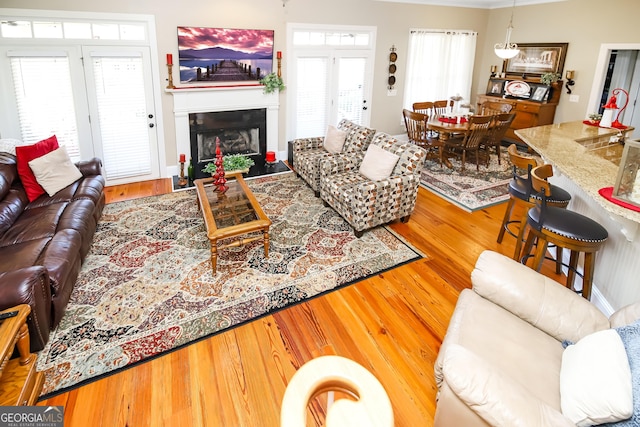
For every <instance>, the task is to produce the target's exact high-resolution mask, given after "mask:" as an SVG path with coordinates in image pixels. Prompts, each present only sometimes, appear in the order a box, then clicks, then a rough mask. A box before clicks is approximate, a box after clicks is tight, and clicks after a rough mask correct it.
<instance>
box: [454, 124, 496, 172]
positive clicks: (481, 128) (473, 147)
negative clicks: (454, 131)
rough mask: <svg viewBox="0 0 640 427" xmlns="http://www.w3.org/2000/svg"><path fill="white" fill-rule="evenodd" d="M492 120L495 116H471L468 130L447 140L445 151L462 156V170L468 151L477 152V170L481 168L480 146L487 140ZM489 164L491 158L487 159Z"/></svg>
mask: <svg viewBox="0 0 640 427" xmlns="http://www.w3.org/2000/svg"><path fill="white" fill-rule="evenodd" d="M492 122H493V116H479V115H474V116H471V117H469V126H468V128H467V131H466V132H464V135H463V136H462V137H460V138H450V139H447V140H446V141H445V143H444V151H446V153H451V154H453V155H456V156H459V157H461V160H462V169H461V170H462V171H464V169H465V163H466V160H467V153H468V152H470V153H473V154H475V157H476V170H480V147H481V146H482V144H483V142H485V141H486V138H487V135H488V133H489V129H490V126H491V123H492ZM446 153H445V154H446ZM487 166H489V159H487Z"/></svg>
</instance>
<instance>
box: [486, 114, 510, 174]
mask: <svg viewBox="0 0 640 427" xmlns="http://www.w3.org/2000/svg"><path fill="white" fill-rule="evenodd" d="M515 118H516V113H502V114H497V115H494V116H493V123H492V124H491V127H490V128H489V134H488V135H487V139H486V141H485V143H484V145H485V148H486V151H487V156H489V155H490V154H491V148H495V149H496V155H497V156H498V164H500V147H501V146H502V137H504V134H505V133H506V132H507V129H509V127H510V126H511V123H512V122H513V119H515ZM487 158H488V157H487Z"/></svg>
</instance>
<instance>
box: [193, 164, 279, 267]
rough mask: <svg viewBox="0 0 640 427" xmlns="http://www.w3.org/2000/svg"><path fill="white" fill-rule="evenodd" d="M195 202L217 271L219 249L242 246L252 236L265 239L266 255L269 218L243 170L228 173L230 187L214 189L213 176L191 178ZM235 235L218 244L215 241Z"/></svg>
mask: <svg viewBox="0 0 640 427" xmlns="http://www.w3.org/2000/svg"><path fill="white" fill-rule="evenodd" d="M194 184H195V186H196V191H197V195H198V205H199V206H200V209H201V210H202V215H203V216H204V223H205V225H206V226H207V237H208V238H209V242H210V243H211V268H212V271H213V274H214V275H215V274H216V270H217V264H218V249H224V248H228V247H235V246H242V245H244V244H247V243H249V242H253V241H255V240H259V239H263V240H264V256H265V257H268V256H269V227H270V226H271V220H269V218H268V217H267V216H266V215H265V214H264V212H263V211H262V208H261V207H260V205H259V204H258V201H257V200H256V198H255V196H254V195H253V193H252V192H251V190H250V189H249V187H248V186H247V184H246V183H245V182H244V179H242V173H240V172H237V173H230V174H228V175H227V186H229V189H228V190H227V191H225V192H224V193H220V192H218V191H216V187H215V186H214V185H213V178H205V179H196V180H195V181H194ZM258 231H261V232H262V235H258V236H249V237H244V238H241V237H240V236H242V235H244V234H247V233H252V232H258ZM234 237H238V238H237V239H235V240H232V241H230V242H225V243H224V244H221V245H219V246H218V241H219V240H222V239H231V238H234Z"/></svg>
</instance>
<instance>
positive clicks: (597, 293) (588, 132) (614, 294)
mask: <svg viewBox="0 0 640 427" xmlns="http://www.w3.org/2000/svg"><path fill="white" fill-rule="evenodd" d="M632 131H633V128H628V129H626V130H624V131H623V132H624V133H625V134H627V133H628V134H629V135H631V132H632ZM516 134H517V135H518V136H519V137H520V138H521V139H522V140H523V141H524V142H525V143H527V145H528V146H529V147H530V148H531V149H533V150H534V151H536V152H537V153H538V154H539V155H540V156H541V157H542V159H543V160H544V161H545V163H550V164H552V165H553V173H554V176H553V177H552V178H551V179H550V181H551V182H552V183H553V184H555V185H558V186H560V187H562V188H564V189H565V190H567V191H568V192H569V193H571V196H572V199H571V203H570V204H569V207H568V208H569V209H572V210H574V211H576V212H579V213H581V214H583V215H586V216H588V217H590V218H592V219H594V220H595V221H597V222H598V223H600V224H602V226H604V227H605V228H606V229H607V231H608V232H609V238H608V239H607V241H606V242H605V244H604V245H603V247H602V249H601V250H600V251H598V253H597V255H596V269H595V277H594V287H593V293H592V298H591V301H592V302H593V303H594V304H596V305H597V306H598V307H599V308H600V309H601V310H602V311H603V312H605V314H610V313H611V312H612V311H613V310H617V309H619V308H621V307H622V306H624V305H626V304H630V303H632V302H636V301H639V300H640V282H639V281H638V277H640V262H638V260H640V212H637V211H634V210H632V209H627V208H624V207H622V206H619V205H616V204H614V203H612V202H610V201H608V200H607V199H605V198H604V197H602V196H601V195H600V194H599V193H598V190H600V189H601V188H603V187H612V186H614V185H615V181H616V178H617V175H618V166H619V164H620V160H621V158H622V151H623V149H624V146H623V145H622V144H621V143H618V142H614V143H610V138H611V137H612V136H619V135H620V131H618V130H617V129H607V128H599V127H597V126H590V125H586V124H583V123H582V122H581V121H576V122H568V123H559V124H552V125H546V126H539V127H534V128H528V129H519V130H517V131H516ZM622 136H625V135H622ZM565 252H566V251H565Z"/></svg>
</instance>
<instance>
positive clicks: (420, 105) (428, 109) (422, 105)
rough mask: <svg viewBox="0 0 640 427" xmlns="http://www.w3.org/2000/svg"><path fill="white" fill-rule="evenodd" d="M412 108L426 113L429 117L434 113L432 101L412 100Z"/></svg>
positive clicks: (417, 111)
mask: <svg viewBox="0 0 640 427" xmlns="http://www.w3.org/2000/svg"><path fill="white" fill-rule="evenodd" d="M412 108H413V111H414V112H416V113H422V114H426V115H427V116H429V117H431V116H433V114H434V111H433V102H431V101H424V102H414V103H413V106H412Z"/></svg>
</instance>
